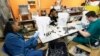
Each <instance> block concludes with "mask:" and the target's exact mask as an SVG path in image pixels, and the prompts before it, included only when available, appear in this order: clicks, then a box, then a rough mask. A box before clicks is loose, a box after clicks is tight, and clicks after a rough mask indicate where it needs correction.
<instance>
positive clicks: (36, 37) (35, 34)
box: [33, 31, 39, 39]
mask: <svg viewBox="0 0 100 56" xmlns="http://www.w3.org/2000/svg"><path fill="white" fill-rule="evenodd" d="M38 35H39V32H38V31H36V32H35V33H34V35H33V37H34V38H35V39H38V37H39V36H38Z"/></svg>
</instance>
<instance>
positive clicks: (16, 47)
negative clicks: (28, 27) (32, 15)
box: [3, 21, 46, 56]
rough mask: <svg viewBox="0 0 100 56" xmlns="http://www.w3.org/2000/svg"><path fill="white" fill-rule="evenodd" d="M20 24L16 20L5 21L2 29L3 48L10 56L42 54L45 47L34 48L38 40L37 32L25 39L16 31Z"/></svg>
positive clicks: (35, 55)
mask: <svg viewBox="0 0 100 56" xmlns="http://www.w3.org/2000/svg"><path fill="white" fill-rule="evenodd" d="M19 30H20V26H19V24H18V22H14V21H9V22H7V23H6V26H5V30H4V37H5V42H4V45H3V50H4V51H5V52H6V53H7V54H9V55H10V56H43V50H45V49H46V47H45V48H40V49H36V47H37V44H38V43H40V41H39V40H38V34H39V33H38V32H35V34H34V35H33V36H32V37H31V38H30V39H29V40H27V41H25V39H24V37H23V36H22V35H21V34H19V33H18V31H19Z"/></svg>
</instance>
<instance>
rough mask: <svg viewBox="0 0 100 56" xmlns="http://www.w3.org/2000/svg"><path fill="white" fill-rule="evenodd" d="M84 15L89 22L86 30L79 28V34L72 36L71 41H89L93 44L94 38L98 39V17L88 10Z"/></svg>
mask: <svg viewBox="0 0 100 56" xmlns="http://www.w3.org/2000/svg"><path fill="white" fill-rule="evenodd" d="M86 17H87V20H88V21H89V22H90V24H89V25H88V27H87V29H86V30H84V31H82V30H79V31H78V32H79V34H80V35H78V36H77V37H75V38H73V41H74V42H77V43H80V44H84V45H86V44H89V43H91V44H94V43H95V42H96V40H95V39H98V38H99V36H100V19H98V18H97V15H96V13H95V12H94V11H89V12H88V13H87V14H86Z"/></svg>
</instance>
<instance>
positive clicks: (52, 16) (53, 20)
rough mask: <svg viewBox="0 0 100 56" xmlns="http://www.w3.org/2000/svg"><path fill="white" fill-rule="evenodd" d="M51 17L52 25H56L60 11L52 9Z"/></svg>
mask: <svg viewBox="0 0 100 56" xmlns="http://www.w3.org/2000/svg"><path fill="white" fill-rule="evenodd" d="M49 17H50V19H51V23H50V25H56V23H57V19H58V13H57V11H56V10H55V9H51V10H50V13H49Z"/></svg>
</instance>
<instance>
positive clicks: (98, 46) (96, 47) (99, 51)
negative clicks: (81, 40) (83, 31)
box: [77, 37, 100, 56]
mask: <svg viewBox="0 0 100 56" xmlns="http://www.w3.org/2000/svg"><path fill="white" fill-rule="evenodd" d="M95 40H96V42H95V43H94V44H91V41H89V45H88V46H84V45H81V44H78V45H77V47H78V48H80V49H82V50H85V51H87V52H89V53H90V56H99V55H100V37H99V39H95Z"/></svg>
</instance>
